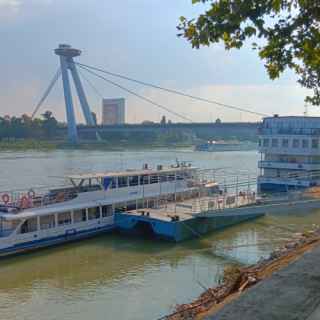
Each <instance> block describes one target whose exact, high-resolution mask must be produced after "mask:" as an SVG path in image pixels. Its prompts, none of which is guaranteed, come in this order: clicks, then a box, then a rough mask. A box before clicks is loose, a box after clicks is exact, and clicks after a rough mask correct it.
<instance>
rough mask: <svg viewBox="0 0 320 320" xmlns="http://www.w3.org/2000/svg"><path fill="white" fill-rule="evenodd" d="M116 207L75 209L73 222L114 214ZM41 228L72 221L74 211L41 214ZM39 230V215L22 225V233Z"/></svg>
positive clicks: (53, 226) (49, 227)
mask: <svg viewBox="0 0 320 320" xmlns="http://www.w3.org/2000/svg"><path fill="white" fill-rule="evenodd" d="M113 211H114V208H113V207H112V206H111V205H106V206H102V207H93V208H89V209H80V210H74V211H73V223H78V222H84V221H87V220H94V219H100V217H103V218H105V217H108V216H111V215H112V214H113ZM39 218H40V230H46V229H51V228H55V227H56V225H58V226H63V225H67V224H71V223H72V213H71V212H70V211H67V212H61V213H58V214H57V219H56V217H55V214H51V215H46V216H40V217H39ZM37 230H38V222H37V217H34V218H30V219H28V220H26V221H25V222H24V223H23V225H22V226H21V229H20V233H29V232H36V231H37Z"/></svg>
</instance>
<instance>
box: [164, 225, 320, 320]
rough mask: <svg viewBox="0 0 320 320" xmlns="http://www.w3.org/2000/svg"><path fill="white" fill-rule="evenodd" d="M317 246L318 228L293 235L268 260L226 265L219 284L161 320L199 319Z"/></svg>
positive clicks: (319, 242)
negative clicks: (253, 263)
mask: <svg viewBox="0 0 320 320" xmlns="http://www.w3.org/2000/svg"><path fill="white" fill-rule="evenodd" d="M319 244H320V229H317V230H315V231H308V232H306V233H297V234H295V235H294V238H293V240H291V241H289V242H287V243H286V244H285V245H284V246H283V247H281V248H279V249H277V250H275V251H274V252H272V253H271V254H270V256H269V258H266V259H263V260H260V261H259V262H258V263H257V264H255V265H252V266H249V267H243V268H240V267H237V266H227V267H226V268H225V270H224V275H223V281H222V284H221V285H219V286H218V287H215V288H209V289H207V290H206V291H205V292H204V293H203V294H201V295H200V297H198V298H197V299H196V300H195V301H193V302H192V303H188V304H181V305H177V306H176V308H175V311H174V312H173V313H172V314H170V315H168V316H165V317H164V318H162V319H163V320H181V319H201V316H205V315H207V314H208V313H210V314H211V315H212V314H214V313H215V312H217V311H218V310H220V309H221V308H222V306H223V305H225V304H226V303H228V302H230V301H231V300H233V299H235V298H236V297H238V296H239V295H240V294H241V293H242V292H243V291H245V290H247V289H248V288H250V287H252V286H254V285H255V284H256V283H258V282H260V281H261V280H263V279H265V278H267V277H269V276H271V275H272V273H273V272H275V271H278V270H280V269H281V268H283V267H285V266H287V265H288V264H289V263H291V262H293V261H295V260H297V259H298V258H299V257H301V256H302V255H303V254H304V253H305V252H307V251H309V250H311V249H312V248H313V247H315V246H317V245H319Z"/></svg>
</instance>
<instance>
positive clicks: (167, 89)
mask: <svg viewBox="0 0 320 320" xmlns="http://www.w3.org/2000/svg"><path fill="white" fill-rule="evenodd" d="M75 64H77V65H78V66H82V67H86V68H89V69H92V70H95V71H99V72H102V73H105V74H108V75H111V76H114V77H117V78H121V79H124V80H128V81H131V82H135V83H138V84H141V85H143V86H148V87H152V88H155V89H159V90H162V91H166V92H169V93H173V94H176V95H180V96H183V97H187V98H190V99H193V100H197V101H202V102H206V103H210V104H215V105H218V106H220V107H223V108H228V109H233V110H237V111H241V112H245V113H250V114H254V115H256V116H259V117H266V116H269V115H267V114H264V113H261V112H256V111H252V110H249V109H247V108H242V107H238V106H233V105H229V104H225V103H221V102H218V101H214V100H209V99H205V98H202V97H197V96H194V95H191V94H188V93H184V92H181V91H178V90H174V89H169V88H165V87H160V86H158V85H155V84H152V83H148V82H145V81H141V80H137V79H133V78H130V77H127V76H124V75H121V74H118V73H114V72H110V71H107V70H104V69H101V68H96V67H93V66H89V65H86V64H83V63H79V62H75Z"/></svg>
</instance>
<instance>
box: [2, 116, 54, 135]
mask: <svg viewBox="0 0 320 320" xmlns="http://www.w3.org/2000/svg"><path fill="white" fill-rule="evenodd" d="M42 117H43V119H31V117H29V116H28V115H26V114H24V115H22V116H21V117H9V116H4V117H0V140H3V139H7V140H8V139H47V138H48V139H52V138H54V137H55V136H56V134H57V129H58V121H57V120H56V119H55V118H54V116H53V115H52V113H51V112H50V111H46V112H45V113H44V114H43V115H42Z"/></svg>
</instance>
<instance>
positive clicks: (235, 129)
mask: <svg viewBox="0 0 320 320" xmlns="http://www.w3.org/2000/svg"><path fill="white" fill-rule="evenodd" d="M258 125H259V123H258V122H222V123H167V124H160V123H150V124H149V123H148V124H121V125H105V126H84V125H79V126H78V134H79V136H80V137H81V138H82V139H95V137H96V132H98V133H99V134H100V136H101V137H102V138H103V139H106V140H107V139H108V136H110V135H116V134H124V135H131V134H132V135H135V134H141V133H152V134H165V133H168V132H171V133H172V132H175V133H179V132H180V133H182V132H183V133H187V134H192V135H194V136H196V137H198V138H203V139H208V138H212V139H214V138H223V139H231V138H238V139H248V140H256V139H257V132H258ZM61 134H63V135H66V134H67V128H62V129H61Z"/></svg>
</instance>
